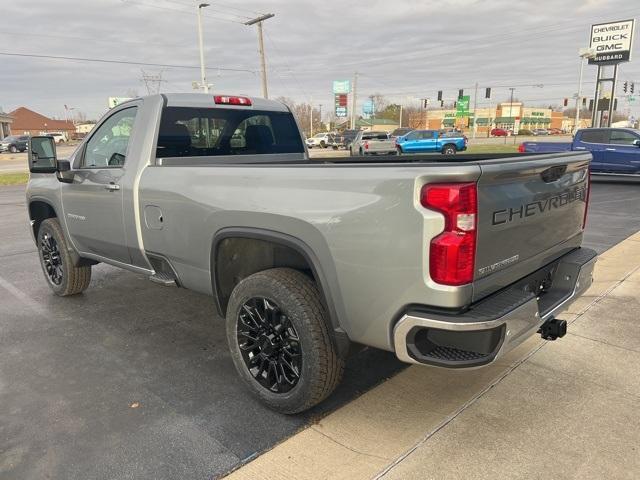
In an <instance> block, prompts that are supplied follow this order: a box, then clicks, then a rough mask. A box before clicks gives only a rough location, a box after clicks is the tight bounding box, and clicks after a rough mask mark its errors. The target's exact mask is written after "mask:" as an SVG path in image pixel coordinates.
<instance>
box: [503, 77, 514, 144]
mask: <svg viewBox="0 0 640 480" xmlns="http://www.w3.org/2000/svg"><path fill="white" fill-rule="evenodd" d="M515 89H516V88H515V87H509V90H511V100H509V118H513V91H514V90H515ZM511 132H512V135H513V144H514V145H515V143H516V139H515V135H516V121H515V119H514V120H513V127H512V130H511ZM504 144H505V145H506V144H507V136H506V135H505V136H504Z"/></svg>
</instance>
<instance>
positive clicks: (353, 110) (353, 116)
mask: <svg viewBox="0 0 640 480" xmlns="http://www.w3.org/2000/svg"><path fill="white" fill-rule="evenodd" d="M357 90H358V72H355V73H354V74H353V91H352V93H351V130H355V129H356V98H357V95H358V94H357Z"/></svg>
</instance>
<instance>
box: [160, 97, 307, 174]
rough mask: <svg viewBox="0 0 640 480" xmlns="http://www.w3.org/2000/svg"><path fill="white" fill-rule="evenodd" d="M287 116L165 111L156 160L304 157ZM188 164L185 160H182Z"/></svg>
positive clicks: (235, 111) (181, 109) (187, 109)
mask: <svg viewBox="0 0 640 480" xmlns="http://www.w3.org/2000/svg"><path fill="white" fill-rule="evenodd" d="M304 151H305V150H304V146H303V144H302V139H301V138H300V133H299V131H298V127H297V125H296V122H295V120H294V118H293V115H292V114H291V113H289V112H278V111H266V110H265V111H262V110H244V109H242V110H241V109H232V108H197V107H165V108H164V109H163V113H162V119H161V121H160V130H159V132H158V143H157V147H156V157H157V158H174V159H176V161H174V162H171V164H176V163H179V162H177V159H178V158H185V159H189V158H194V157H221V156H241V155H268V154H287V153H301V154H302V153H304ZM185 163H188V160H185Z"/></svg>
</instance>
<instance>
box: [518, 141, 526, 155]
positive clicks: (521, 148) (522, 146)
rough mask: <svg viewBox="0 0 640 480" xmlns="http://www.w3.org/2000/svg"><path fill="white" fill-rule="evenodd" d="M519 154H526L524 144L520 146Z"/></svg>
mask: <svg viewBox="0 0 640 480" xmlns="http://www.w3.org/2000/svg"><path fill="white" fill-rule="evenodd" d="M518 152H520V153H525V149H524V143H521V144H520V145H518Z"/></svg>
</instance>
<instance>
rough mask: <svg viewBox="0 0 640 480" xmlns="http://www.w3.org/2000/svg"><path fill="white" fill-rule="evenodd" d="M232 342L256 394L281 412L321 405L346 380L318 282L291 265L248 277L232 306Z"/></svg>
mask: <svg viewBox="0 0 640 480" xmlns="http://www.w3.org/2000/svg"><path fill="white" fill-rule="evenodd" d="M226 327H227V341H228V342H229V349H230V351H231V358H232V359H233V363H234V365H235V367H236V370H237V371H238V374H239V375H240V377H241V378H242V379H243V381H244V382H245V384H246V385H247V386H248V387H249V389H250V390H251V392H252V393H253V395H255V396H256V397H257V398H258V399H259V400H261V401H262V402H263V403H265V404H266V405H267V406H269V407H270V408H272V409H273V410H276V411H278V412H280V413H285V414H294V413H299V412H302V411H304V410H307V409H309V408H311V407H313V406H314V405H316V404H318V403H320V402H321V401H322V400H324V399H325V398H326V397H328V396H329V395H330V394H331V392H333V390H334V389H335V388H336V386H337V385H338V383H340V380H341V378H342V374H343V371H344V361H343V359H342V358H340V357H339V356H338V354H337V351H336V348H335V346H334V344H333V342H332V339H331V336H330V333H329V328H328V326H327V322H326V312H325V310H324V308H323V306H322V302H321V299H320V293H319V291H318V288H317V286H316V284H315V283H314V282H313V280H311V279H310V278H309V277H308V276H307V275H305V274H303V273H302V272H299V271H297V270H293V269H290V268H273V269H270V270H264V271H262V272H258V273H254V274H253V275H251V276H249V277H247V278H245V279H244V280H242V281H241V282H240V283H239V284H238V285H237V286H236V287H235V289H234V290H233V293H232V294H231V298H230V300H229V305H228V307H227V319H226Z"/></svg>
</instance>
